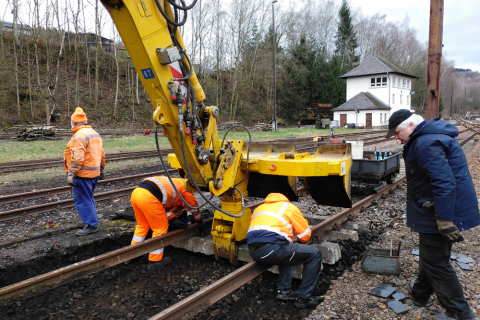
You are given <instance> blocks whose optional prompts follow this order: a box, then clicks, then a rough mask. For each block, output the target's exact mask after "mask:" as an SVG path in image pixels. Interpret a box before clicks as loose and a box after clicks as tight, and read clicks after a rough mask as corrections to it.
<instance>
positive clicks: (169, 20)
mask: <svg viewBox="0 0 480 320" xmlns="http://www.w3.org/2000/svg"><path fill="white" fill-rule="evenodd" d="M155 4H156V5H157V8H158V10H160V13H161V14H162V16H163V17H164V18H165V20H167V22H168V23H170V24H171V25H174V26H177V27H181V26H183V25H184V24H185V22H187V11H185V12H184V14H183V20H182V22H176V21H173V20H172V19H170V18H169V17H168V16H167V13H166V12H165V11H163V9H162V6H161V5H160V3H159V2H158V0H155Z"/></svg>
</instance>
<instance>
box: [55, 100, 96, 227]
mask: <svg viewBox="0 0 480 320" xmlns="http://www.w3.org/2000/svg"><path fill="white" fill-rule="evenodd" d="M71 125H72V131H73V136H72V138H71V139H70V141H69V142H68V144H67V147H66V148H65V153H64V161H63V167H64V169H65V172H66V173H67V183H68V184H69V185H71V186H72V194H73V202H74V203H75V207H76V208H77V211H78V214H79V215H80V217H81V218H82V221H81V222H79V224H80V225H82V226H83V229H82V230H80V231H77V233H76V235H77V236H85V235H88V234H91V233H95V232H97V224H98V218H97V209H96V208H95V200H94V198H93V191H94V190H95V187H96V186H97V182H98V180H103V179H104V174H103V169H104V168H105V152H104V151H103V144H102V138H101V137H100V135H99V134H98V133H97V132H96V131H95V130H93V129H92V126H90V125H87V115H86V114H85V112H83V109H82V108H77V109H76V110H75V112H74V113H73V114H72V117H71Z"/></svg>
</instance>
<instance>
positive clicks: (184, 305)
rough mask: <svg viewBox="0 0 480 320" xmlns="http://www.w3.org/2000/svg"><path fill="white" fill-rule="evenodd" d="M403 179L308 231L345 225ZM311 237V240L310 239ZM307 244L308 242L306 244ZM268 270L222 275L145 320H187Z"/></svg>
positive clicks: (250, 268) (250, 269)
mask: <svg viewBox="0 0 480 320" xmlns="http://www.w3.org/2000/svg"><path fill="white" fill-rule="evenodd" d="M404 179H405V176H403V177H400V178H399V179H397V180H396V181H395V182H394V183H393V184H391V185H388V186H386V187H384V188H382V189H381V190H380V191H379V192H378V193H377V194H373V195H371V196H369V197H367V198H365V199H363V200H361V201H359V202H357V203H355V205H354V206H353V207H352V208H350V209H346V210H343V211H342V212H340V213H338V214H336V215H334V216H332V217H330V218H329V219H328V220H325V221H324V222H322V223H320V224H318V225H316V226H314V227H312V228H310V230H312V235H316V234H319V233H321V232H324V231H327V230H331V229H332V228H333V226H334V225H335V224H337V223H338V221H341V222H343V221H346V220H348V218H349V217H350V216H351V214H352V213H355V212H360V211H361V210H362V209H363V208H365V207H368V206H369V205H370V204H371V203H372V202H373V201H374V200H378V199H380V197H382V196H383V194H387V193H389V192H390V190H392V189H395V188H396V187H397V185H398V184H399V183H400V182H402V181H403V180H404ZM312 238H313V237H311V239H312ZM309 242H311V240H310V241H309ZM267 269H268V266H267V267H266V266H262V265H259V264H257V263H256V262H249V263H247V264H246V265H245V266H243V267H241V268H240V269H238V270H236V271H234V272H233V273H230V274H228V275H226V276H225V277H223V278H221V279H219V280H217V281H215V282H214V283H212V284H211V285H209V286H207V287H205V288H203V289H202V290H200V291H198V292H196V293H194V294H193V295H191V296H189V297H187V298H185V299H183V300H182V301H180V302H178V303H176V304H174V305H173V306H170V307H169V308H167V309H165V310H163V311H162V312H160V313H158V314H156V315H154V316H152V317H150V318H149V320H175V319H188V318H191V317H192V316H194V315H195V314H197V313H199V312H201V311H202V310H204V309H206V308H208V307H209V306H211V305H213V304H214V303H215V302H217V301H218V300H220V299H222V298H223V297H225V296H227V295H228V294H230V293H231V292H233V291H234V290H235V289H237V288H239V287H241V286H242V285H244V284H245V283H247V282H248V281H250V280H252V279H253V278H255V277H257V276H259V275H260V274H262V273H263V272H264V271H265V270H267Z"/></svg>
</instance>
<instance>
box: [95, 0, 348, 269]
mask: <svg viewBox="0 0 480 320" xmlns="http://www.w3.org/2000/svg"><path fill="white" fill-rule="evenodd" d="M101 2H102V4H103V5H104V6H105V8H106V9H107V10H108V12H109V13H110V15H111V17H112V19H113V21H114V23H115V25H116V27H117V30H118V32H119V34H120V36H121V37H122V40H123V43H124V44H125V47H126V49H127V51H128V53H129V55H130V57H131V60H132V63H133V65H134V66H135V69H136V71H137V73H138V74H139V77H140V79H141V81H142V84H143V86H144V87H145V90H146V92H147V94H148V96H149V98H150V101H151V102H152V105H153V120H154V122H155V123H156V124H158V125H161V126H162V128H163V131H164V132H165V134H166V136H167V138H168V140H169V142H170V144H171V146H172V149H173V151H174V154H169V155H168V163H169V164H170V165H171V166H172V167H174V168H179V169H182V170H183V171H184V172H185V174H186V176H187V179H188V182H187V187H189V188H190V189H191V190H192V191H195V190H201V191H208V192H210V193H212V194H214V195H216V196H218V197H220V199H221V200H222V205H221V207H220V208H219V207H216V206H215V205H214V204H213V203H211V202H210V199H208V198H207V197H205V196H204V195H203V193H200V194H201V195H202V197H204V199H205V201H207V202H208V203H209V204H210V205H212V206H213V207H214V208H215V209H216V210H215V215H214V221H213V225H212V231H211V232H212V236H213V238H214V242H215V253H216V256H217V258H218V257H226V258H228V259H230V261H231V262H232V263H235V262H236V253H237V243H238V242H240V241H242V240H244V239H245V238H246V233H247V230H248V226H249V223H250V216H251V210H250V209H248V208H245V205H244V197H245V196H253V197H265V196H266V195H267V194H268V193H270V192H280V193H283V194H284V195H285V196H287V197H288V198H289V199H290V200H297V194H296V178H297V177H305V178H306V180H305V181H306V183H307V185H308V188H309V190H310V193H311V195H312V197H313V198H314V199H315V200H316V201H317V202H318V203H320V204H325V205H334V206H343V207H350V206H351V197H350V167H351V165H352V158H351V151H350V146H349V145H347V144H321V145H319V147H318V148H317V150H316V152H315V153H297V152H296V146H295V145H293V144H274V143H272V144H264V143H252V142H251V141H248V142H247V141H242V140H228V139H225V138H224V139H223V140H220V139H219V137H218V132H217V122H216V118H217V117H218V115H219V109H218V108H217V107H207V106H204V104H203V101H204V100H205V94H204V92H203V89H202V87H201V85H200V84H199V82H198V79H197V77H196V75H195V71H194V70H193V63H192V62H191V60H190V57H189V56H188V53H187V51H186V50H185V46H184V44H183V40H182V38H181V36H180V32H179V29H178V27H180V26H182V25H183V24H184V23H185V19H186V16H187V15H186V14H185V13H186V11H187V10H189V9H190V8H191V7H193V6H194V5H195V3H196V0H194V1H193V3H192V4H190V5H186V4H185V3H184V1H180V2H178V1H177V2H176V1H175V0H101ZM179 3H180V4H179ZM182 11H183V14H180V12H182ZM179 17H183V18H181V20H179ZM243 128H244V129H246V128H245V127H243ZM227 133H228V131H227Z"/></svg>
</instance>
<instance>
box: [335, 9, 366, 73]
mask: <svg viewBox="0 0 480 320" xmlns="http://www.w3.org/2000/svg"><path fill="white" fill-rule="evenodd" d="M338 14H339V17H340V21H339V22H338V32H337V36H336V40H335V55H336V56H338V57H339V58H340V67H341V68H342V70H343V71H349V70H351V69H353V68H354V67H356V66H357V65H358V63H359V61H360V56H359V55H356V54H355V50H356V49H357V47H358V44H357V37H356V34H355V30H353V25H352V17H351V15H350V7H349V5H348V3H347V1H346V0H343V1H342V7H341V8H340V11H339V12H338Z"/></svg>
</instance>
